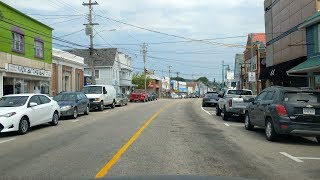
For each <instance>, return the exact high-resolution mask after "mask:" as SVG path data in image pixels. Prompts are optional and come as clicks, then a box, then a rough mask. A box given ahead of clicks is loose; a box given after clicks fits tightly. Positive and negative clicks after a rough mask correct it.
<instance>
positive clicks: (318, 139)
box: [316, 136, 320, 144]
mask: <svg viewBox="0 0 320 180" xmlns="http://www.w3.org/2000/svg"><path fill="white" fill-rule="evenodd" d="M316 139H317V141H318V143H319V144H320V136H319V137H316Z"/></svg>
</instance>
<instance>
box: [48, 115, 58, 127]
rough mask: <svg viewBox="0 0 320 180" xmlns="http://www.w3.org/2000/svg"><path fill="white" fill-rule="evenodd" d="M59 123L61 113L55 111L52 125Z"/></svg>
mask: <svg viewBox="0 0 320 180" xmlns="http://www.w3.org/2000/svg"><path fill="white" fill-rule="evenodd" d="M58 123H59V115H58V113H57V112H54V113H53V116H52V121H51V122H50V125H51V126H56V125H58Z"/></svg>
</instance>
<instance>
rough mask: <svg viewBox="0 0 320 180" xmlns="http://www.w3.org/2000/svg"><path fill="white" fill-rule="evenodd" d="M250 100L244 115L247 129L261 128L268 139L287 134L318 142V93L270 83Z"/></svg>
mask: <svg viewBox="0 0 320 180" xmlns="http://www.w3.org/2000/svg"><path fill="white" fill-rule="evenodd" d="M250 101H251V103H250V104H249V105H248V107H247V110H246V114H245V128H246V129H247V130H252V129H253V127H254V126H259V127H262V128H264V129H265V136H266V139H267V140H269V141H273V140H276V139H277V137H278V135H281V134H289V135H298V136H311V137H316V138H317V141H318V143H320V92H317V91H312V90H306V89H301V88H292V87H281V86H273V87H270V88H267V89H264V90H263V91H262V92H261V93H260V94H259V95H258V96H257V97H256V98H255V99H251V100H250Z"/></svg>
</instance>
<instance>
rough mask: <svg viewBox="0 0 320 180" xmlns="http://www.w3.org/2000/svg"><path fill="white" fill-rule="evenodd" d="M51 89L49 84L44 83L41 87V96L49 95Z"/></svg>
mask: <svg viewBox="0 0 320 180" xmlns="http://www.w3.org/2000/svg"><path fill="white" fill-rule="evenodd" d="M49 87H50V86H49V82H42V83H41V87H40V91H41V94H49Z"/></svg>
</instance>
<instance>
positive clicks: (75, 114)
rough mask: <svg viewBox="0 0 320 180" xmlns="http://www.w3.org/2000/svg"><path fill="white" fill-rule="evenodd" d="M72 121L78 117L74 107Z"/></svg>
mask: <svg viewBox="0 0 320 180" xmlns="http://www.w3.org/2000/svg"><path fill="white" fill-rule="evenodd" d="M72 117H73V119H77V117H78V109H77V107H74V108H73V115H72Z"/></svg>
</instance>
